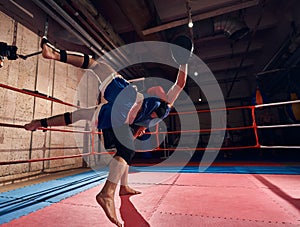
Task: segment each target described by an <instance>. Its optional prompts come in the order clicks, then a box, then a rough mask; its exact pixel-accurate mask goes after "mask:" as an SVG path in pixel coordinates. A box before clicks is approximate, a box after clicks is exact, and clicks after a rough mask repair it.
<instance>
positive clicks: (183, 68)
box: [167, 64, 188, 106]
mask: <svg viewBox="0 0 300 227" xmlns="http://www.w3.org/2000/svg"><path fill="white" fill-rule="evenodd" d="M187 73H188V65H187V64H185V65H180V66H179V70H178V74H177V79H176V82H175V84H174V85H173V86H172V87H171V88H170V90H169V91H168V93H167V101H168V102H169V103H170V104H171V105H172V106H173V104H174V102H175V100H176V99H177V97H178V95H179V94H180V92H181V91H182V90H183V88H184V86H185V84H186V79H187Z"/></svg>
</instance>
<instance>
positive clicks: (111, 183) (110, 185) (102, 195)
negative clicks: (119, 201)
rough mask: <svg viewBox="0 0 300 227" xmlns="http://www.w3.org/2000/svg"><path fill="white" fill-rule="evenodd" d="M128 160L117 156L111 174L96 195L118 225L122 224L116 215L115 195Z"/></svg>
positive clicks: (112, 164)
mask: <svg viewBox="0 0 300 227" xmlns="http://www.w3.org/2000/svg"><path fill="white" fill-rule="evenodd" d="M126 165H127V163H126V161H125V160H124V159H123V158H121V157H119V156H115V157H114V158H113V160H112V162H111V163H110V166H109V168H110V169H109V175H108V178H107V180H106V182H105V184H104V186H103V188H102V190H101V191H100V192H99V193H98V195H97V196H96V200H97V202H98V204H99V205H100V206H101V207H102V209H103V210H104V212H105V214H106V216H107V217H108V219H109V220H110V221H111V222H112V223H114V224H115V225H117V226H122V224H121V223H120V222H119V221H118V219H117V215H116V208H115V201H114V196H115V192H116V187H117V184H118V182H119V180H120V178H121V176H122V175H123V173H124V171H125V169H126Z"/></svg>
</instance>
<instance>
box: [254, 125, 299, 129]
mask: <svg viewBox="0 0 300 227" xmlns="http://www.w3.org/2000/svg"><path fill="white" fill-rule="evenodd" d="M299 126H300V124H287V125H258V126H257V128H288V127H299Z"/></svg>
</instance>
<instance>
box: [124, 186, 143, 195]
mask: <svg viewBox="0 0 300 227" xmlns="http://www.w3.org/2000/svg"><path fill="white" fill-rule="evenodd" d="M141 193H142V192H140V191H136V190H134V189H132V188H130V187H129V186H124V185H121V186H120V192H119V195H120V196H122V195H137V194H141Z"/></svg>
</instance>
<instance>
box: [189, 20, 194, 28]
mask: <svg viewBox="0 0 300 227" xmlns="http://www.w3.org/2000/svg"><path fill="white" fill-rule="evenodd" d="M188 26H189V28H192V27H193V26H194V24H193V21H192V18H191V19H189V23H188Z"/></svg>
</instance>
